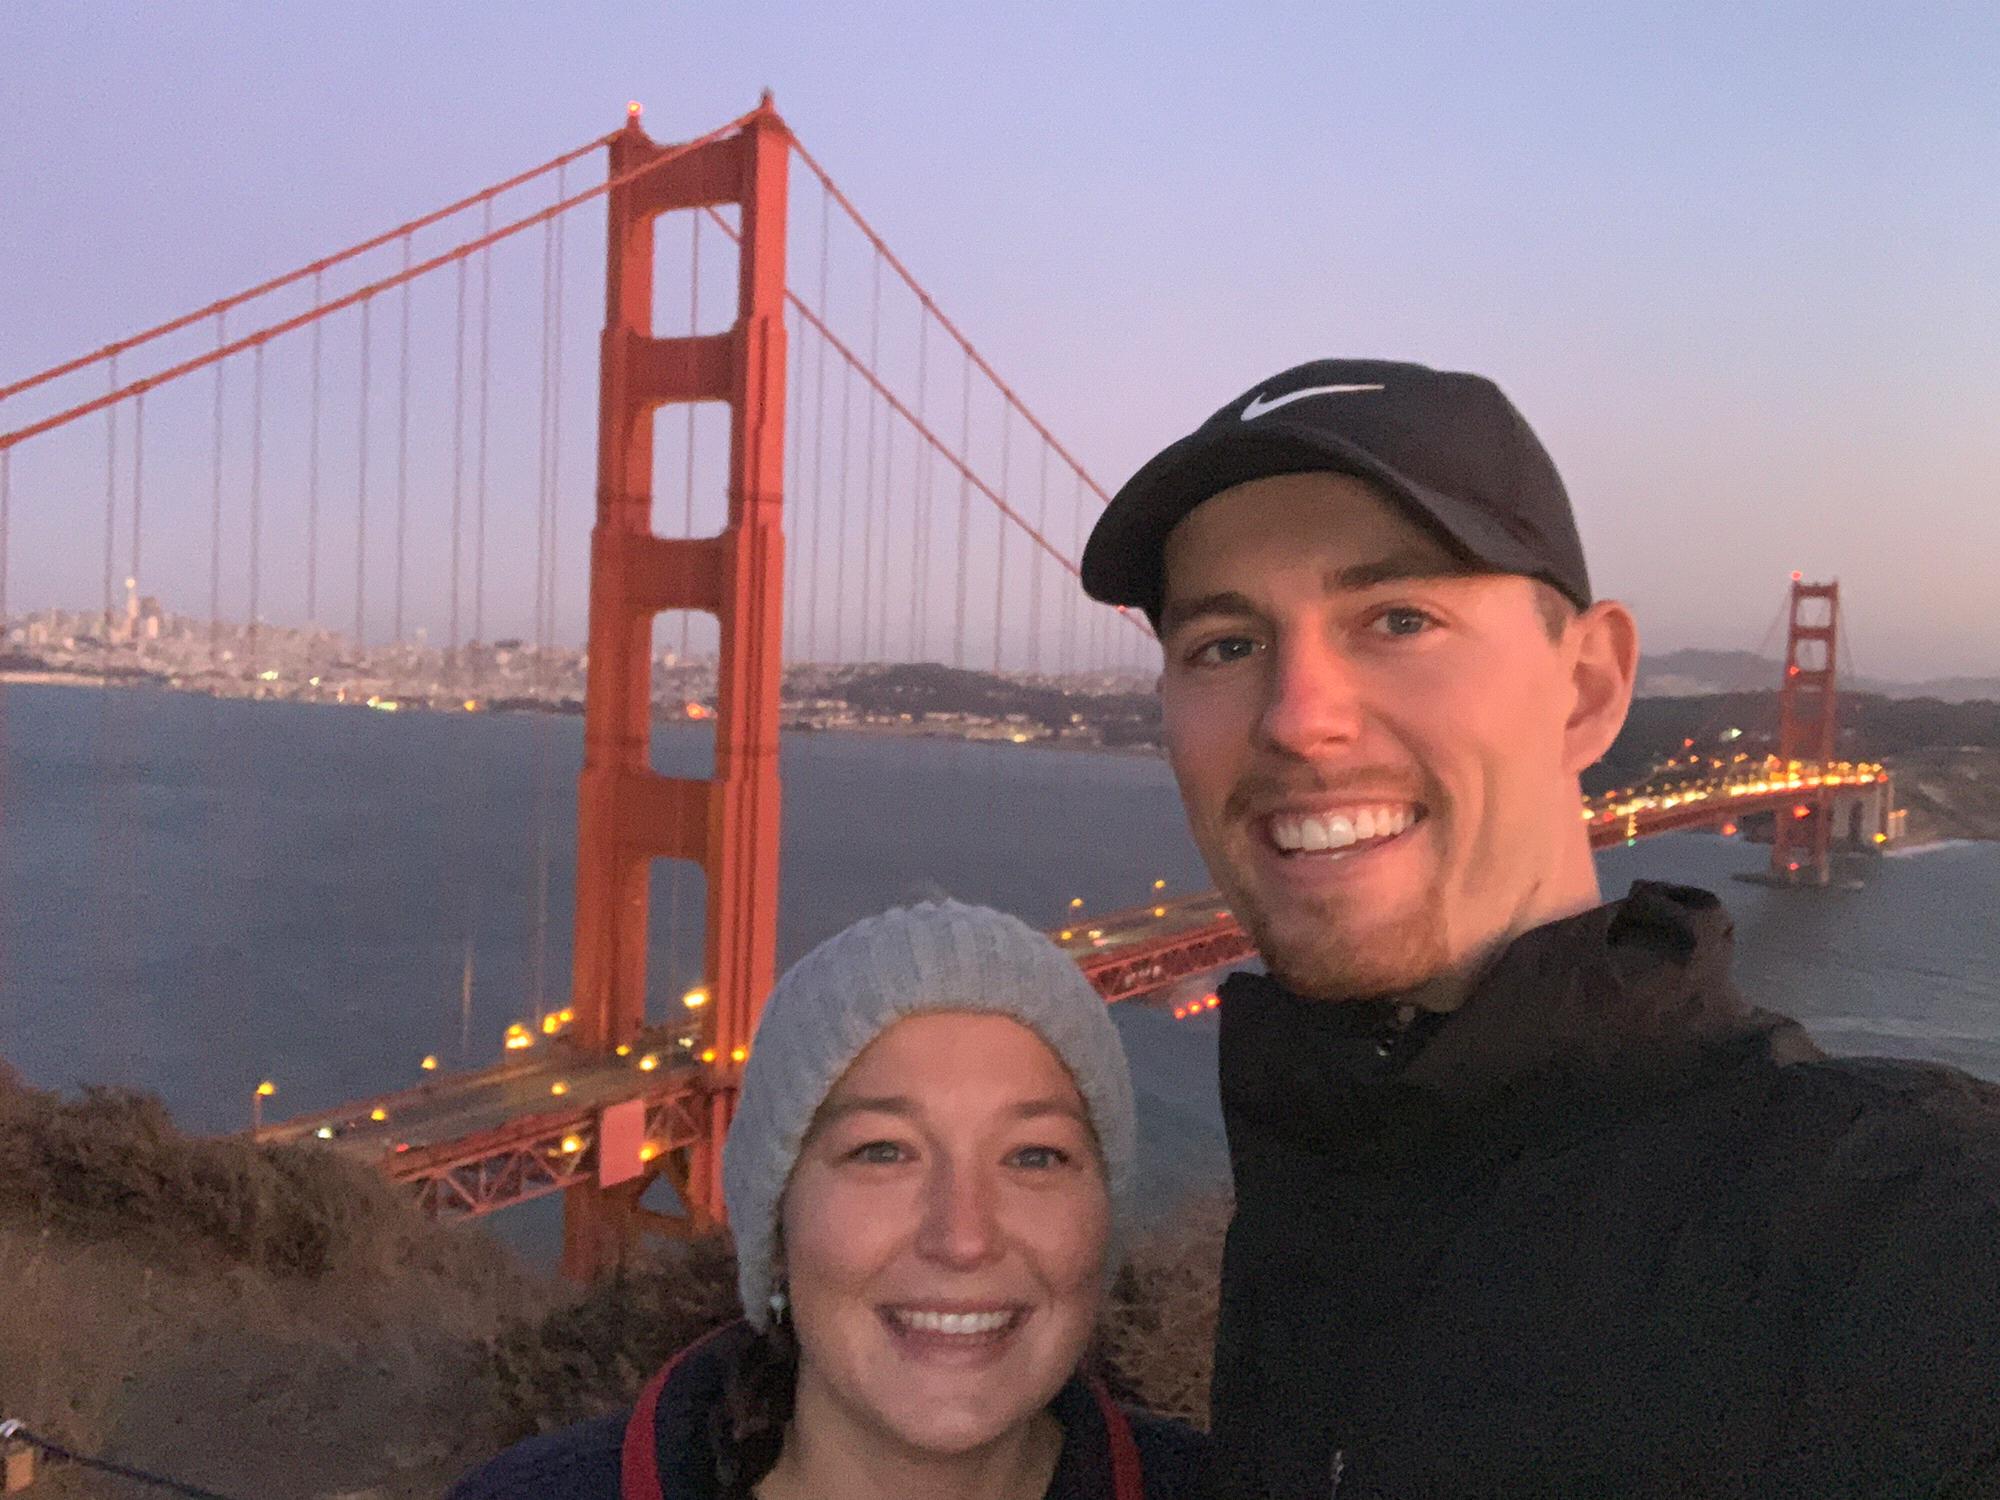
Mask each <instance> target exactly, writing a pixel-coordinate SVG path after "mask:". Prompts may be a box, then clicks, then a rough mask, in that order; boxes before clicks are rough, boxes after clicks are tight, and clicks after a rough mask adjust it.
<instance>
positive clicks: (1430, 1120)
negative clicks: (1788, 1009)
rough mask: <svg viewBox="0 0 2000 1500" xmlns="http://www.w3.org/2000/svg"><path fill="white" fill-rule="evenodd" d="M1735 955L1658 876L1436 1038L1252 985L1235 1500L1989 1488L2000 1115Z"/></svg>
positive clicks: (1549, 949) (1534, 953) (1977, 1092)
mask: <svg viewBox="0 0 2000 1500" xmlns="http://www.w3.org/2000/svg"><path fill="white" fill-rule="evenodd" d="M1730 945H1731V929H1730V923H1729V919H1728V916H1727V914H1726V913H1725V912H1724V911H1723V909H1722V906H1721V904H1720V902H1718V901H1717V900H1716V898H1715V897H1714V896H1712V895H1709V894H1708V893H1707V892H1705V891H1697V890H1690V889H1686V888H1680V887H1672V886H1663V885H1653V884H1648V883H1643V882H1642V883H1640V884H1638V885H1635V886H1634V887H1633V890H1632V894H1631V895H1630V896H1629V897H1628V898H1627V899H1626V900H1625V901H1623V902H1617V903H1613V904H1611V905H1609V906H1604V907H1600V908H1598V909H1596V910H1594V911H1590V912H1586V913H1584V914H1582V915H1580V916H1577V917H1573V918H1569V919H1566V920H1564V921H1560V922H1556V923H1553V924H1551V925H1549V926H1546V927H1542V928H1539V929H1537V930H1535V931H1533V932H1530V933H1527V934H1525V935H1524V936H1522V937H1521V938H1519V939H1518V940H1517V941H1515V942H1514V943H1513V944H1512V945H1511V946H1510V947H1509V948H1508V949H1507V950H1506V952H1505V953H1504V954H1503V955H1502V956H1501V957H1500V958H1499V960H1498V961H1497V962H1496V963H1495V964H1494V965H1493V967H1492V968H1491V969H1490V970H1489V971H1488V973H1487V974H1486V976H1485V977H1484V978H1483V979H1482V980H1481V981H1480V982H1479V984H1478V985H1477V986H1476V987H1475V989H1474V992H1473V994H1472V995H1471V997H1470V998H1469V999H1468V1001H1467V1003H1466V1004H1465V1005H1464V1006H1463V1007H1462V1008H1461V1009H1460V1010H1459V1011H1457V1012H1456V1013H1454V1014H1452V1015H1450V1016H1447V1017H1431V1018H1425V1019H1423V1020H1419V1021H1415V1022H1411V1021H1409V1020H1408V1016H1407V1012H1399V1011H1397V1010H1396V1009H1395V1008H1394V1007H1391V1006H1388V1005H1380V1004H1373V1003H1371V1004H1366V1005H1333V1004H1327V1003H1324V1002H1314V1001H1308V1000H1304V999H1301V998H1299V997H1297V996H1294V995H1291V994H1289V993H1287V992H1286V991H1285V990H1284V989H1282V988H1281V987H1280V986H1278V985H1277V984H1276V983H1274V982H1273V981H1272V980H1270V979H1267V978H1263V977H1261V976H1251V975H1237V976H1235V977H1233V978H1231V979H1230V981H1229V982H1228V983H1227V984H1226V985H1225V986H1224V988H1223V991H1222V994H1223V1005H1222V1039H1221V1047H1222V1097H1223V1112H1224V1117H1225V1121H1226V1124H1227V1127H1228V1132H1229V1147H1230V1154H1231V1158H1232V1161H1233V1165H1234V1169H1235V1177H1236V1193H1237V1209H1236V1217H1235V1221H1234V1223H1233V1224H1232V1225H1231V1228H1230V1231H1229V1241H1228V1249H1227V1253H1226V1255H1225V1258H1224V1265H1223V1304H1222V1318H1221V1327H1220V1332H1219V1334H1218V1340H1217V1352H1216V1370H1215V1384H1214V1423H1213V1432H1214V1436H1215V1442H1216V1447H1215V1452H1214V1466H1215V1473H1216V1487H1217V1488H1216V1493H1217V1494H1218V1495H1220V1496H1222V1497H1226V1500H1327V1497H1329V1496H1332V1497H1336V1500H1375V1497H1384V1500H1423V1497H1432V1496H1450V1497H1452V1500H1463V1497H1468V1496H1485V1495H1492V1496H1509V1497H1514V1496H1598V1495H1604V1496H1621V1497H1641V1496H1688V1495H1731V1496H1746V1497H1747V1496H1760V1497H1761V1496H1772V1497H1778V1496H1800V1497H1806V1496H1810V1497H1812V1500H1837V1497H1842V1496H1915V1495H1955V1496H1957V1495H1963V1496H1971V1495H1981V1496H1984V1495H2000V1089H1996V1088H1994V1087H1992V1086H1989V1085H1987V1084H1983V1083H1980V1082H1977V1081H1975V1080H1973V1079H1971V1078H1969V1077H1967V1076H1966V1075H1964V1074H1962V1073H1959V1072H1957V1071H1955V1070H1953V1069H1949V1068H1944V1067H1933V1066H1927V1065H1920V1064H1911V1063H1895V1062H1882V1061H1874V1060H1867V1061H1855V1060H1850V1061H1834V1060H1829V1059H1828V1058H1826V1057H1824V1056H1823V1055H1822V1054H1821V1053H1820V1052H1819V1050H1818V1049H1817V1048H1815V1047H1814V1046H1813V1045H1812V1043H1811V1042H1810V1041H1809V1040H1808V1039H1807V1038H1806V1036H1805V1034H1804V1033H1803V1032H1802V1031H1801V1030H1800V1029H1799V1028H1798V1027H1797V1025H1796V1024H1794V1023H1793V1022H1791V1021H1788V1020H1785V1019H1784V1018H1782V1017H1779V1016H1773V1015H1770V1014H1766V1013H1762V1012H1758V1011H1755V1010H1752V1009H1750V1008H1749V1007H1748V1006H1747V1005H1746V1004H1745V1003H1744V1001H1743V1000H1742V998H1741V996H1740V995H1739V994H1738V993H1737V991H1736V989H1735V986H1734V984H1733V983H1732V981H1731V979H1730ZM1996 1022H2000V1015H1996Z"/></svg>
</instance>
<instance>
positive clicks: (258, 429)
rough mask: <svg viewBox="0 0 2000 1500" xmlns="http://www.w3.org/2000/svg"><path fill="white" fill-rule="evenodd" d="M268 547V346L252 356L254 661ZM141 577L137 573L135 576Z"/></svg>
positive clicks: (251, 637)
mask: <svg viewBox="0 0 2000 1500" xmlns="http://www.w3.org/2000/svg"><path fill="white" fill-rule="evenodd" d="M263 545H264V346H263V345H262V344H259V345H258V346H257V347H256V348H255V349H254V350H252V351H251V354H250V612H249V616H250V617H249V624H248V626H247V627H246V628H247V629H248V630H249V632H250V635H249V641H250V661H251V665H252V666H253V667H254V666H255V665H256V662H257V646H258V639H257V628H258V627H257V612H258V606H259V603H260V600H259V595H260V593H261V592H262V590H261V588H260V584H261V583H262V578H261V577H260V569H261V567H262V561H263V559H262V553H263ZM132 576H133V577H134V578H137V577H138V576H139V575H138V574H137V573H136V572H135V573H134V574H133V575H132Z"/></svg>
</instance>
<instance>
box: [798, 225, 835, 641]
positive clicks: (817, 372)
mask: <svg viewBox="0 0 2000 1500" xmlns="http://www.w3.org/2000/svg"><path fill="white" fill-rule="evenodd" d="M819 207H820V212H819V316H820V320H821V321H822V322H825V321H826V320H827V318H828V317H829V316H830V314H829V312H828V309H827V262H828V243H827V241H828V236H829V235H830V234H831V233H832V229H833V219H832V214H833V195H832V194H831V193H829V192H827V191H826V190H825V189H824V188H822V189H820V195H819ZM825 474H826V340H825V339H821V340H820V341H819V358H818V360H817V361H816V362H815V369H814V375H813V519H812V546H811V550H810V552H809V553H808V555H807V557H806V629H805V643H806V660H808V661H816V660H818V658H819V533H820V518H821V516H822V515H823V514H824V512H825V510H826V503H825V500H824V498H823V491H824V483H825Z"/></svg>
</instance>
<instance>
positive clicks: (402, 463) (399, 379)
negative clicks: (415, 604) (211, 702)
mask: <svg viewBox="0 0 2000 1500" xmlns="http://www.w3.org/2000/svg"><path fill="white" fill-rule="evenodd" d="M403 269H404V270H405V271H407V270H409V269H410V237H409V236H408V235H407V234H406V235H404V236H403ZM411 285H412V283H410V282H407V281H406V282H404V283H403V305H402V309H401V312H402V323H403V331H402V345H401V348H400V350H399V352H398V355H397V370H396V602H395V606H394V608H393V609H392V610H391V611H390V620H391V621H392V625H391V630H390V633H391V635H392V636H393V638H394V639H395V640H397V641H399V642H400V641H401V640H402V639H403V577H404V567H403V543H404V536H405V533H406V532H407V531H408V530H409V517H410V287H411ZM260 347H261V346H260Z"/></svg>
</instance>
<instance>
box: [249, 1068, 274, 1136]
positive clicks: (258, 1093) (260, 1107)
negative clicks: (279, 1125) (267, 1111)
mask: <svg viewBox="0 0 2000 1500" xmlns="http://www.w3.org/2000/svg"><path fill="white" fill-rule="evenodd" d="M277 1092H278V1086H277V1085H276V1084H275V1083H273V1082H271V1080H270V1079H268V1078H266V1079H265V1080H264V1081H263V1082H262V1083H260V1084H258V1085H257V1087H256V1089H255V1090H254V1091H253V1092H252V1093H251V1095H250V1138H251V1139H252V1140H255V1139H256V1138H257V1133H258V1132H259V1131H261V1130H262V1129H263V1128H264V1101H265V1100H266V1099H269V1098H271V1097H272V1096H273V1095H275V1094H276V1093H277Z"/></svg>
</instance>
